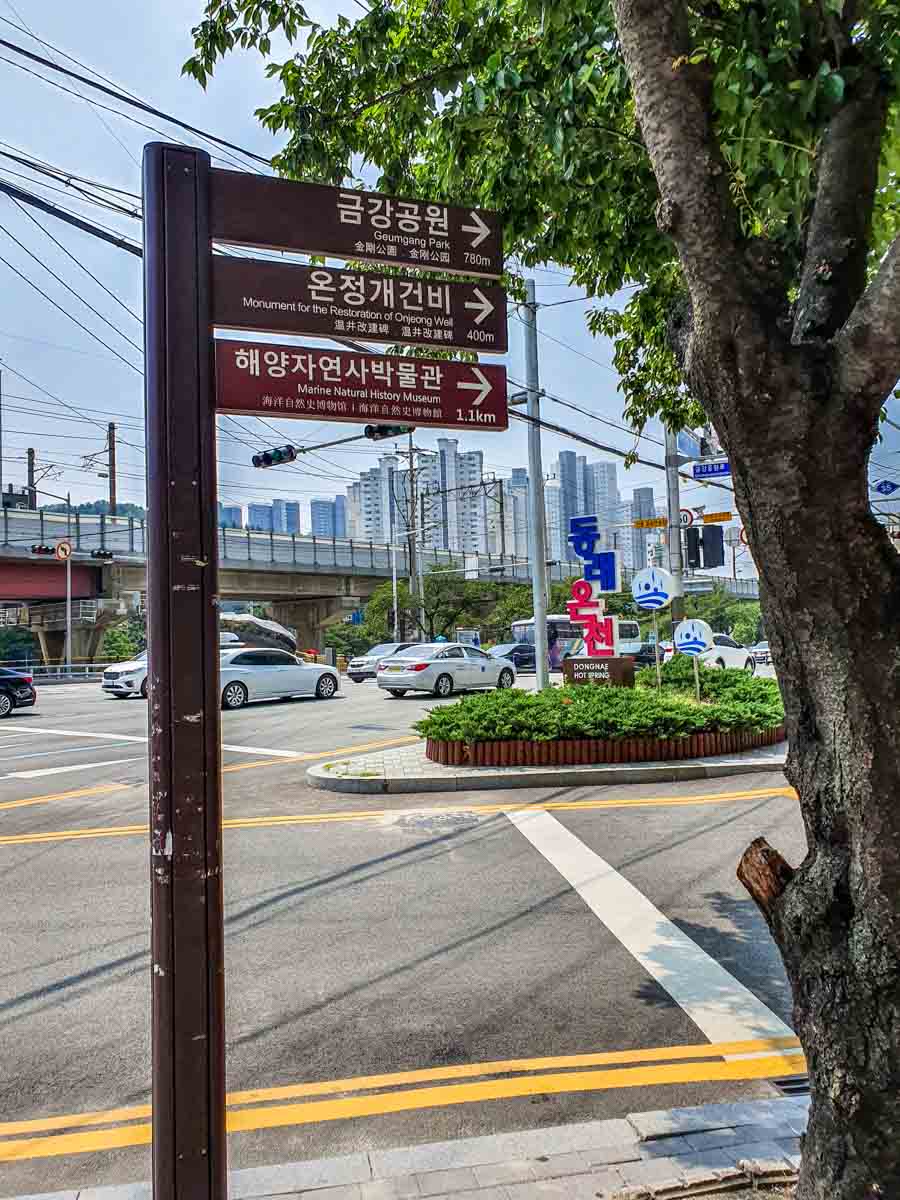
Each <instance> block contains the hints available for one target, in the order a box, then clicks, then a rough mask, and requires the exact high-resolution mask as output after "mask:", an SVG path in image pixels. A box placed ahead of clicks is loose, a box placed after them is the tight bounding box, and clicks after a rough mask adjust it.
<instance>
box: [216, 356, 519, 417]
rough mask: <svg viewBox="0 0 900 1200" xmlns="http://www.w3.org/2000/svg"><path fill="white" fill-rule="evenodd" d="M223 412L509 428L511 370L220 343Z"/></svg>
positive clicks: (219, 392)
mask: <svg viewBox="0 0 900 1200" xmlns="http://www.w3.org/2000/svg"><path fill="white" fill-rule="evenodd" d="M215 345H216V408H217V409H218V411H219V412H227V413H250V414H255V413H266V414H268V415H269V416H276V417H295V418H297V417H301V418H303V417H305V418H307V419H309V420H313V421H348V422H358V423H360V424H370V425H393V424H403V425H430V426H436V427H438V428H440V429H469V430H472V431H473V432H474V431H475V430H487V431H494V430H503V429H506V428H508V425H509V416H508V412H507V406H506V368H505V367H499V366H495V365H492V364H491V365H489V364H487V363H464V362H454V361H452V360H441V361H429V360H428V359H425V358H403V357H401V356H399V355H393V354H349V353H345V352H343V351H336V350H318V349H313V348H312V347H308V346H284V345H276V344H274V343H272V342H240V341H232V340H230V339H227V340H226V339H224V338H219V339H217V340H216V343H215Z"/></svg>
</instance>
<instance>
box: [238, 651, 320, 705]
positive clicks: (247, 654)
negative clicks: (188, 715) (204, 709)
mask: <svg viewBox="0 0 900 1200" xmlns="http://www.w3.org/2000/svg"><path fill="white" fill-rule="evenodd" d="M220 674H221V686H222V707H223V708H243V706H244V705H245V704H246V703H247V702H248V701H250V700H273V699H277V698H278V697H288V696H315V698H316V699H317V700H330V699H331V698H332V697H333V696H334V695H335V694H336V692H337V690H338V687H339V686H340V678H339V676H338V673H337V671H336V670H335V669H334V667H326V666H319V665H317V664H315V663H307V662H303V660H302V659H299V658H297V657H296V655H294V654H288V652H287V650H270V649H265V648H252V647H247V646H244V647H242V648H241V649H238V650H225V651H223V653H222V656H221V667H220Z"/></svg>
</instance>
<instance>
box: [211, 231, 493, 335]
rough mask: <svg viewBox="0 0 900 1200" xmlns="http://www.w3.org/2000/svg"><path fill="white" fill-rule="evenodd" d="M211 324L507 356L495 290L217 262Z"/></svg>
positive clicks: (322, 269)
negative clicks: (480, 351)
mask: <svg viewBox="0 0 900 1200" xmlns="http://www.w3.org/2000/svg"><path fill="white" fill-rule="evenodd" d="M212 283H213V322H214V323H215V324H216V325H218V326H220V327H224V328H227V329H257V330H265V331H267V332H271V333H308V334H313V335H318V336H320V337H331V336H332V335H334V334H339V335H341V336H344V337H347V336H350V337H364V338H365V339H366V340H367V341H374V342H409V343H411V344H413V345H434V346H440V347H441V348H442V349H446V348H455V349H463V350H482V351H485V352H487V353H491V354H499V353H503V352H504V351H505V350H506V348H507V338H506V296H505V293H504V291H503V289H502V288H499V287H496V286H494V285H492V284H487V283H482V284H480V285H479V284H474V283H457V282H448V281H447V280H438V279H435V280H431V279H411V278H409V277H406V276H402V275H396V276H395V275H382V274H380V273H378V272H375V271H354V270H349V269H334V268H331V267H304V266H298V265H294V264H292V263H280V262H262V261H259V260H256V261H254V260H252V259H249V260H248V259H243V258H229V257H227V256H226V255H224V254H219V255H216V256H215V257H214V258H213V276H212Z"/></svg>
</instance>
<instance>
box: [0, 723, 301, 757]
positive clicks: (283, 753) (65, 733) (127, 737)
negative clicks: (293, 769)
mask: <svg viewBox="0 0 900 1200" xmlns="http://www.w3.org/2000/svg"><path fill="white" fill-rule="evenodd" d="M4 732H5V731H4ZM9 733H10V735H13V734H16V733H34V734H44V733H49V734H52V735H53V737H77V738H96V739H98V740H101V739H103V740H112V741H119V742H145V743H146V741H147V738H146V737H138V736H137V734H134V733H85V732H84V731H83V730H81V729H48V728H47V727H46V726H45V725H41V726H39V725H29V726H28V728H27V729H11V730H9ZM222 749H223V750H230V751H231V752H232V754H268V755H270V756H271V757H272V758H296V757H297V755H298V754H302V753H303V751H301V750H270V749H269V748H268V747H266V746H229V745H226V744H225V743H224V742H223V744H222ZM49 753H52V751H48V754H49Z"/></svg>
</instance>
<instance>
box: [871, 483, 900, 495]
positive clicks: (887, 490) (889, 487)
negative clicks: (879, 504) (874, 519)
mask: <svg viewBox="0 0 900 1200" xmlns="http://www.w3.org/2000/svg"><path fill="white" fill-rule="evenodd" d="M874 487H875V491H876V492H879V493H880V494H881V495H882V496H890V495H892V494H893V493H894V492H896V491H897V489H898V488H900V483H894V481H893V480H891V479H879V480H878V482H877V483H876V484H875V485H874Z"/></svg>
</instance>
